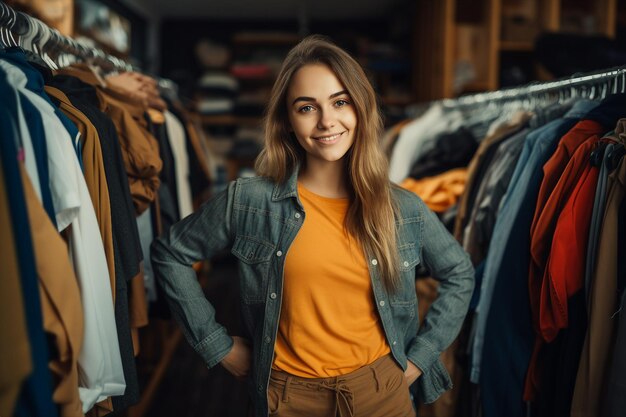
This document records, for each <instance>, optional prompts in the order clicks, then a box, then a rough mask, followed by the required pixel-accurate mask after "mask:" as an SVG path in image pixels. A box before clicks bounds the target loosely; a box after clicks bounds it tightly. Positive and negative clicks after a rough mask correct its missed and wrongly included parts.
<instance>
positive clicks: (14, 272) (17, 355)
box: [0, 164, 33, 416]
mask: <svg viewBox="0 0 626 417" xmlns="http://www.w3.org/2000/svg"><path fill="white" fill-rule="evenodd" d="M0 247H1V248H2V250H0V275H1V276H2V279H0V334H1V335H2V343H0V369H2V372H0V416H10V415H13V409H14V408H15V402H16V401H17V397H18V394H19V393H20V387H21V386H22V382H23V381H24V380H25V379H26V377H27V376H28V375H29V374H30V372H31V371H32V367H33V364H32V360H31V356H30V342H29V340H28V333H27V330H26V317H25V315H24V299H23V295H22V285H21V276H20V269H19V263H18V259H17V251H16V248H15V240H14V233H13V226H12V223H11V217H10V215H9V195H8V194H7V190H6V185H5V180H4V171H3V170H2V165H1V164H0Z"/></svg>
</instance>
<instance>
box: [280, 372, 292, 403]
mask: <svg viewBox="0 0 626 417" xmlns="http://www.w3.org/2000/svg"><path fill="white" fill-rule="evenodd" d="M292 379H293V378H292V376H291V375H289V376H288V377H287V380H286V381H285V388H284V389H283V399H282V401H283V402H284V403H288V402H289V392H288V390H289V385H291V380H292Z"/></svg>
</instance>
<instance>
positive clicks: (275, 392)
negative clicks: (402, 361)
mask: <svg viewBox="0 0 626 417" xmlns="http://www.w3.org/2000/svg"><path fill="white" fill-rule="evenodd" d="M267 396H268V404H269V410H270V416H278V417H302V416H306V417H414V416H415V411H414V410H413V403H412V401H411V398H410V396H409V387H408V386H407V383H406V380H405V378H404V372H403V371H402V369H401V368H400V367H399V366H398V365H397V364H396V362H395V361H394V360H393V358H392V357H391V355H386V356H383V357H382V358H380V359H378V360H376V361H374V362H373V363H371V364H370V365H367V366H364V367H362V368H360V369H357V370H356V371H353V372H350V373H349V374H346V375H341V376H338V377H331V378H301V377H298V376H294V375H291V374H288V373H286V372H282V371H276V370H272V374H271V375H270V383H269V388H268V394H267Z"/></svg>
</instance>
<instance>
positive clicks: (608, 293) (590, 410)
mask: <svg viewBox="0 0 626 417" xmlns="http://www.w3.org/2000/svg"><path fill="white" fill-rule="evenodd" d="M609 138H612V139H614V140H615V141H617V143H621V144H626V119H621V120H620V121H619V122H618V124H617V128H616V129H615V134H614V135H611V136H609ZM625 184H626V164H625V163H624V161H622V163H621V164H620V165H619V168H617V169H616V170H615V171H613V172H612V173H611V174H609V177H608V185H607V200H606V208H605V211H604V219H603V222H602V230H601V232H600V237H599V240H598V246H597V248H596V250H597V259H596V265H595V268H594V272H593V276H592V283H591V290H590V294H589V296H588V299H589V306H588V313H589V326H588V328H587V336H586V338H585V343H584V345H583V351H582V354H581V356H580V363H579V366H578V374H577V376H576V386H575V388H574V396H573V398H572V408H571V416H572V417H586V416H599V415H601V398H602V397H601V393H602V392H605V391H606V388H607V387H606V386H605V384H606V382H607V381H608V378H607V377H608V373H607V371H608V366H609V365H610V359H611V355H610V352H611V347H612V344H613V343H614V340H615V332H616V325H617V316H614V313H615V311H616V306H617V304H618V300H617V294H618V293H617V273H618V271H617V257H618V253H617V249H618V244H617V239H618V214H619V206H620V204H621V202H622V200H623V199H624V193H625V191H626V190H625V189H624V186H625ZM620 256H623V255H620Z"/></svg>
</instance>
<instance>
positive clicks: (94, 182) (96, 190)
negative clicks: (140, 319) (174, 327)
mask: <svg viewBox="0 0 626 417" xmlns="http://www.w3.org/2000/svg"><path fill="white" fill-rule="evenodd" d="M46 92H47V93H48V94H50V95H51V96H52V97H53V98H54V99H56V100H58V101H59V103H60V107H61V110H62V111H63V112H66V113H67V115H68V117H69V118H70V119H71V120H72V121H74V123H76V125H77V126H79V130H80V131H81V136H82V145H83V146H82V150H83V161H84V168H85V179H86V182H87V186H88V188H89V190H90V196H91V200H92V202H93V203H94V207H95V208H97V210H96V216H97V218H98V224H99V226H100V232H101V236H102V240H103V243H104V248H105V254H106V256H107V262H108V265H109V271H110V275H111V290H112V295H113V301H114V305H115V325H116V329H117V334H118V342H119V349H120V354H121V359H122V368H123V370H124V380H125V381H126V389H125V391H124V397H129V394H131V393H134V394H135V395H134V396H133V398H128V401H126V402H125V403H124V404H123V405H124V407H123V408H127V407H128V406H129V405H130V404H133V403H136V402H137V401H139V395H138V394H139V386H138V380H137V371H136V366H135V361H134V353H133V345H132V338H131V334H130V324H129V308H128V290H127V282H126V281H127V280H129V279H131V278H132V277H126V278H124V277H123V276H122V275H118V271H119V273H121V272H122V267H121V265H119V263H120V262H119V260H118V259H117V258H118V257H119V256H121V254H120V250H119V247H116V246H118V245H117V240H118V239H119V238H118V239H115V236H114V235H113V224H112V219H111V217H112V212H111V205H110V201H111V198H110V194H109V189H110V187H109V186H108V183H107V178H106V169H105V166H104V162H103V160H104V154H103V153H102V141H101V140H100V137H99V135H98V132H97V131H96V129H95V126H94V125H93V124H92V123H91V121H90V120H89V119H88V118H87V117H86V116H85V115H84V114H83V113H82V112H80V111H79V110H78V109H76V108H75V107H74V106H73V105H72V103H71V102H70V100H69V99H68V98H67V96H65V94H63V93H62V92H61V91H60V90H58V89H56V88H54V87H50V86H46ZM104 139H105V140H106V138H104ZM106 146H107V145H105V147H106ZM110 160H111V159H110V158H109V159H107V161H110ZM109 171H110V169H109ZM109 174H110V172H109ZM111 188H112V187H111ZM113 195H116V194H115V193H114V194H113ZM129 197H130V194H129ZM118 204H119V203H118ZM119 215H120V216H124V215H126V216H129V215H132V216H133V217H134V214H133V213H129V212H128V211H127V212H126V213H124V212H122V213H119ZM116 221H121V219H118V220H116ZM131 224H133V225H134V222H133V223H131ZM114 240H115V244H114ZM137 268H138V265H137ZM118 397H119V396H116V397H114V400H113V403H112V405H111V406H110V407H108V408H105V411H112V410H113V408H114V409H115V410H116V411H120V410H121V408H120V407H121V404H118V407H115V403H117V402H118V400H119V398H118ZM109 408H111V409H109Z"/></svg>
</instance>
